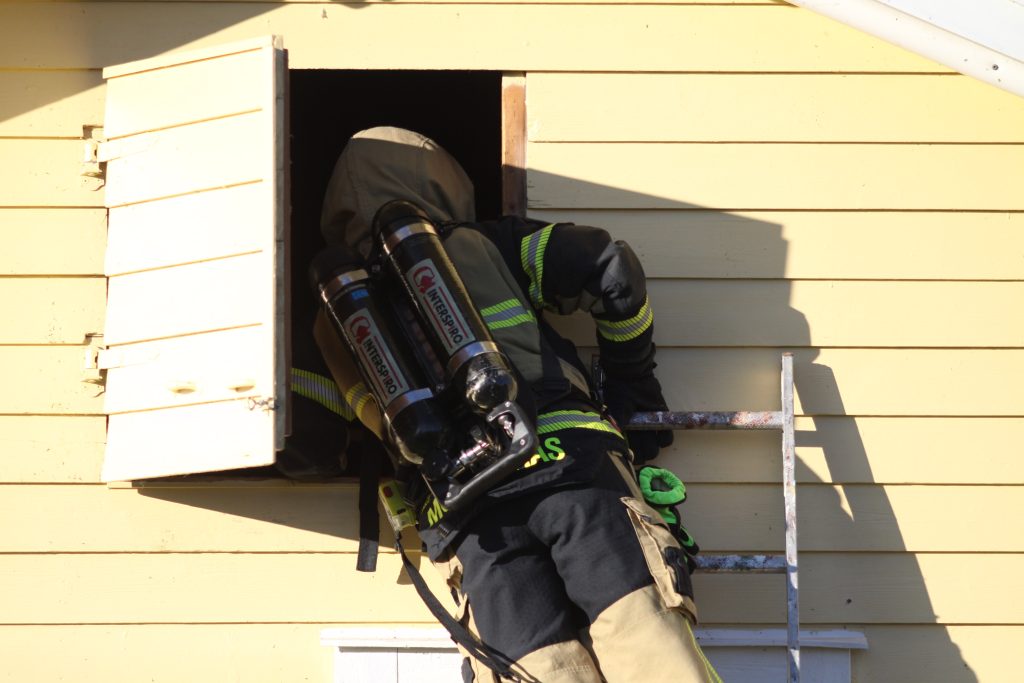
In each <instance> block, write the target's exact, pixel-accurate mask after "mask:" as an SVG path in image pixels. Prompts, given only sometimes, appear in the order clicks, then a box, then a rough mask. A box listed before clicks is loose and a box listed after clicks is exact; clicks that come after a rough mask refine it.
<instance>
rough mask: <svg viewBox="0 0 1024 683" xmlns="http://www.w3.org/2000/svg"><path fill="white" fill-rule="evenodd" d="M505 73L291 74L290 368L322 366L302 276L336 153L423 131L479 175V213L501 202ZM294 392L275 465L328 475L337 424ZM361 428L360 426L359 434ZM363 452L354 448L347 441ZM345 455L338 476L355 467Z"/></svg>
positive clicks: (315, 244)
mask: <svg viewBox="0 0 1024 683" xmlns="http://www.w3.org/2000/svg"><path fill="white" fill-rule="evenodd" d="M501 76H502V75H501V73H500V72H479V71H348V70H294V71H291V72H289V96H290V112H289V127H290V131H291V134H290V141H289V145H290V156H291V164H290V183H291V204H292V207H291V241H290V256H289V261H290V264H289V265H290V271H291V272H290V285H291V294H290V296H291V301H290V305H291V333H290V334H291V340H290V341H291V353H292V367H295V368H301V369H309V370H317V369H321V370H322V371H324V373H325V374H326V367H325V366H324V365H323V362H322V360H321V359H320V352H319V349H318V348H317V346H316V344H315V342H314V341H313V337H312V327H313V321H314V319H315V316H316V311H317V306H316V301H315V300H314V298H313V296H312V294H311V293H310V288H309V285H308V283H307V279H306V272H307V266H308V264H309V262H310V260H311V259H312V257H313V256H314V255H315V254H316V253H317V252H318V251H319V250H320V249H321V248H322V247H323V246H324V240H323V238H322V236H321V235H320V208H321V204H322V201H323V196H324V191H325V190H326V188H327V183H328V181H329V179H330V176H331V172H332V171H333V170H334V164H335V161H336V160H337V158H338V155H339V154H340V153H341V150H342V148H343V147H344V145H345V143H346V141H347V140H348V139H349V138H350V137H351V136H352V135H353V134H354V133H356V132H358V131H360V130H363V129H365V128H370V127H373V126H383V125H386V126H397V127H401V128H408V129H410V130H414V131H416V132H419V133H422V134H424V135H426V136H427V137H430V138H432V139H433V140H435V141H436V142H438V143H439V144H440V145H441V146H442V147H444V148H445V149H447V150H448V151H449V152H450V153H451V154H452V155H453V156H454V157H455V158H456V159H458V160H459V162H460V163H461V164H462V166H463V168H465V169H466V172H467V173H468V174H469V176H470V178H471V179H472V180H473V183H474V186H475V191H476V207H477V215H478V216H480V217H484V218H490V217H495V216H497V215H499V214H500V209H501V180H502V178H501V125H502V124H501ZM318 408H320V407H319V406H317V407H316V408H314V407H312V406H311V405H310V404H309V402H308V399H303V398H301V397H296V396H295V394H294V393H293V394H292V413H291V414H292V428H291V436H289V437H288V439H287V441H286V449H285V451H284V452H282V453H279V454H278V463H277V465H276V466H275V468H264V470H265V472H264V473H263V474H266V473H268V472H266V471H269V470H275V471H277V472H282V473H284V474H286V475H287V476H291V477H296V478H305V477H307V476H308V477H309V478H312V479H316V478H321V477H322V476H324V471H323V468H324V467H327V468H328V469H329V467H330V463H329V462H324V459H325V458H327V459H328V460H329V459H330V457H331V456H330V455H329V454H327V453H325V452H324V451H325V448H327V449H330V448H333V449H335V450H338V449H341V448H342V444H341V443H340V442H339V439H338V434H337V433H332V429H334V428H335V425H336V424H337V423H336V422H335V421H334V420H332V419H328V416H326V415H324V413H323V409H319V410H318ZM359 437H360V435H358V434H356V435H355V438H357V439H358V438H359ZM350 450H351V451H352V452H358V451H359V449H358V448H352V449H350ZM357 466H358V462H356V460H354V459H350V458H346V459H345V461H344V463H343V467H342V468H341V470H340V471H339V472H337V474H338V475H339V476H355V475H357V471H356V470H357Z"/></svg>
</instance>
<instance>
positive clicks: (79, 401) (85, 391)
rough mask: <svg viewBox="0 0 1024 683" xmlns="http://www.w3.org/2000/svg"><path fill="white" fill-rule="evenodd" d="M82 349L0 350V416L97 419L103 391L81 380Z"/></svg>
mask: <svg viewBox="0 0 1024 683" xmlns="http://www.w3.org/2000/svg"><path fill="white" fill-rule="evenodd" d="M85 350H86V347H84V346H77V347H76V346H6V347H0V376H2V377H3V378H4V380H5V385H6V386H8V387H17V390H16V391H6V392H2V393H0V415H99V414H101V413H102V412H103V388H102V387H101V386H98V385H96V384H91V383H88V382H85V381H83V380H84V379H85V372H84V370H83V369H82V368H83V367H84V359H85Z"/></svg>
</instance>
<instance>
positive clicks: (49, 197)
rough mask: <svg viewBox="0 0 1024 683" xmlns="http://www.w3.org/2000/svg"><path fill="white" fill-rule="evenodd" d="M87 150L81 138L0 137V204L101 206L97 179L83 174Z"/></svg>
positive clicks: (11, 205) (16, 205)
mask: <svg viewBox="0 0 1024 683" xmlns="http://www.w3.org/2000/svg"><path fill="white" fill-rule="evenodd" d="M2 13H3V10H2V7H0V14H2ZM84 152H85V143H84V142H83V141H81V140H43V139H32V140H17V139H0V159H3V160H4V163H3V166H0V207H48V206H52V207H58V206H77V207H102V206H103V191H102V189H98V188H99V183H98V181H96V180H95V179H92V178H83V177H82V176H81V171H82V155H83V154H84Z"/></svg>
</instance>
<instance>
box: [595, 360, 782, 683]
mask: <svg viewBox="0 0 1024 683" xmlns="http://www.w3.org/2000/svg"><path fill="white" fill-rule="evenodd" d="M592 366H593V370H594V377H595V378H598V385H599V386H600V385H601V384H603V383H602V382H601V381H600V378H601V372H600V367H599V366H598V362H597V358H596V357H595V358H594V360H593V362H592ZM780 394H781V402H782V409H781V410H774V411H719V412H679V411H669V410H664V411H654V412H643V413H635V414H634V415H633V416H632V417H631V418H630V420H629V423H628V424H627V425H626V426H625V427H626V429H628V430H631V431H632V430H640V431H652V430H661V429H680V430H686V429H711V430H769V429H770V430H780V431H781V432H782V495H783V503H784V510H785V529H786V546H785V547H786V549H785V556H784V557H780V556H778V555H771V554H766V555H701V556H698V558H697V565H698V569H700V570H701V571H705V572H709V573H722V572H732V573H761V574H782V573H785V575H786V650H787V669H788V681H789V683H800V601H799V597H800V593H799V581H798V577H799V572H798V568H799V564H798V556H797V516H796V439H795V429H794V389H793V354H792V353H788V352H787V353H784V354H782V371H781V373H780Z"/></svg>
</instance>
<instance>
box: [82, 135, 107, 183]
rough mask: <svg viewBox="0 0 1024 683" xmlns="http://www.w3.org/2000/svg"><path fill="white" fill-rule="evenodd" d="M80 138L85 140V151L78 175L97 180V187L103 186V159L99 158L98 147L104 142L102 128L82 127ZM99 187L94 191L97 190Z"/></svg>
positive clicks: (104, 175)
mask: <svg viewBox="0 0 1024 683" xmlns="http://www.w3.org/2000/svg"><path fill="white" fill-rule="evenodd" d="M82 138H83V139H84V140H85V150H84V152H83V154H82V170H81V173H80V174H79V175H81V176H82V177H83V178H90V179H95V180H99V181H100V183H99V187H102V186H103V181H104V180H105V177H106V171H107V169H106V166H105V165H104V161H105V159H102V157H101V156H100V145H101V144H102V143H103V142H104V138H103V126H82ZM99 187H97V188H95V189H99Z"/></svg>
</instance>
